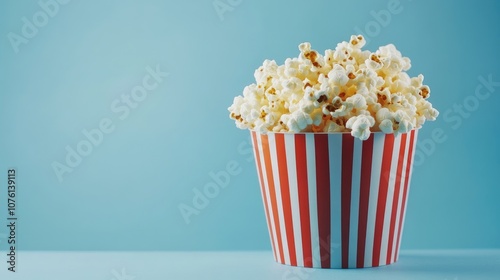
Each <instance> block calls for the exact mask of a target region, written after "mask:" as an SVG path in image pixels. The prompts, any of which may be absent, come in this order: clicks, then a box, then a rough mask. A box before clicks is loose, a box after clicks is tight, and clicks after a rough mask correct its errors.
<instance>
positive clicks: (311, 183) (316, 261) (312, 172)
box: [306, 134, 321, 267]
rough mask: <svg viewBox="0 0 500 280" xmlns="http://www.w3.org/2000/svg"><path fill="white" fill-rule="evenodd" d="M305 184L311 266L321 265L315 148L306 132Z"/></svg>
mask: <svg viewBox="0 0 500 280" xmlns="http://www.w3.org/2000/svg"><path fill="white" fill-rule="evenodd" d="M306 150H307V185H308V189H309V218H310V221H311V225H310V229H311V248H312V263H313V267H321V257H320V250H319V232H318V231H319V230H318V199H317V196H316V153H315V151H316V149H315V146H314V135H313V134H306Z"/></svg>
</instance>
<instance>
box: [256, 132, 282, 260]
mask: <svg viewBox="0 0 500 280" xmlns="http://www.w3.org/2000/svg"><path fill="white" fill-rule="evenodd" d="M251 133H252V140H253V147H254V153H255V159H256V162H257V171H258V173H259V180H260V191H261V192H262V198H263V200H264V201H263V202H264V209H265V211H266V221H267V228H268V229H269V236H270V239H271V245H272V246H273V253H274V259H275V260H276V261H278V258H277V254H276V245H275V244H274V238H273V235H274V234H273V229H272V227H271V220H270V217H269V209H268V205H267V195H266V190H265V186H264V175H263V174H262V166H261V164H260V154H259V146H258V144H257V136H256V133H255V131H252V132H251Z"/></svg>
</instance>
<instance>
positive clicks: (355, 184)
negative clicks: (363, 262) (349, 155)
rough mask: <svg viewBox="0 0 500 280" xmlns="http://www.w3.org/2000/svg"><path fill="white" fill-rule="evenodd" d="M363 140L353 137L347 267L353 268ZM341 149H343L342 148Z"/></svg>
mask: <svg viewBox="0 0 500 280" xmlns="http://www.w3.org/2000/svg"><path fill="white" fill-rule="evenodd" d="M362 145H363V141H361V140H359V139H357V138H355V140H354V152H353V162H352V177H351V180H352V184H351V186H352V188H351V217H350V224H349V267H352V268H355V267H356V261H357V255H358V223H359V221H358V219H359V193H360V186H361V152H362ZM342 150H343V149H342Z"/></svg>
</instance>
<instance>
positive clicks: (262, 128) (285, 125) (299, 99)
mask: <svg viewBox="0 0 500 280" xmlns="http://www.w3.org/2000/svg"><path fill="white" fill-rule="evenodd" d="M365 43H366V41H365V39H364V38H363V36H360V35H358V36H354V35H353V36H351V39H350V41H349V42H342V43H339V44H337V47H336V48H335V50H326V51H325V54H324V55H321V54H319V53H318V52H317V51H315V50H313V49H311V44H309V43H302V44H300V45H299V50H300V55H299V56H298V57H297V58H288V59H286V61H285V64H283V65H277V64H276V62H275V61H274V60H265V61H264V63H263V65H262V66H260V67H259V68H258V69H257V70H256V71H255V74H254V76H255V81H256V83H254V84H251V85H249V86H247V87H245V89H244V90H243V96H237V97H235V98H234V102H233V104H232V105H231V106H230V107H229V108H228V110H229V112H230V118H231V119H234V120H235V122H236V126H237V127H238V128H241V129H251V130H254V131H257V132H260V133H267V132H291V133H298V132H350V133H351V135H352V136H354V137H357V138H359V139H361V140H366V139H368V137H369V136H370V133H371V131H382V132H384V133H394V134H396V135H397V134H398V133H406V132H409V131H410V130H412V129H414V128H420V127H421V126H422V124H423V123H424V122H425V121H426V120H435V119H436V117H437V116H438V114H439V112H438V111H437V110H436V109H434V108H433V107H432V104H431V103H429V102H428V101H427V99H428V98H429V96H430V89H429V87H428V86H427V85H424V84H423V83H422V82H423V80H424V76H422V75H418V76H417V77H413V78H410V76H408V74H407V73H406V72H405V71H408V70H409V69H410V67H411V64H410V59H409V58H407V57H403V56H402V55H401V53H400V52H399V51H398V50H397V49H396V47H395V46H394V45H392V44H389V45H387V46H383V47H380V48H379V49H378V50H377V51H376V52H373V53H372V52H370V51H367V50H362V49H361V48H362V47H363V46H364V45H365Z"/></svg>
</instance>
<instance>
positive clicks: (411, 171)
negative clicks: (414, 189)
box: [398, 129, 418, 252]
mask: <svg viewBox="0 0 500 280" xmlns="http://www.w3.org/2000/svg"><path fill="white" fill-rule="evenodd" d="M410 136H411V135H410ZM417 136H418V129H416V130H415V137H414V139H413V147H410V148H411V150H412V151H413V152H412V156H411V160H410V173H409V175H408V178H406V180H408V189H407V190H406V200H405V202H404V203H405V209H404V211H403V221H402V223H403V224H402V225H401V232H400V233H399V234H400V235H401V238H400V240H399V247H401V243H403V241H402V240H403V232H404V230H403V228H404V226H405V218H406V209H408V197H409V196H410V195H409V194H410V183H411V175H412V174H413V159H414V158H415V147H416V146H417ZM398 252H399V248H398Z"/></svg>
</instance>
